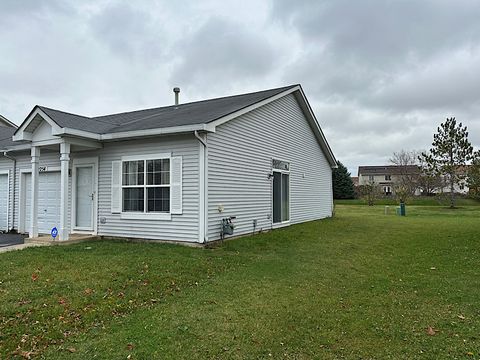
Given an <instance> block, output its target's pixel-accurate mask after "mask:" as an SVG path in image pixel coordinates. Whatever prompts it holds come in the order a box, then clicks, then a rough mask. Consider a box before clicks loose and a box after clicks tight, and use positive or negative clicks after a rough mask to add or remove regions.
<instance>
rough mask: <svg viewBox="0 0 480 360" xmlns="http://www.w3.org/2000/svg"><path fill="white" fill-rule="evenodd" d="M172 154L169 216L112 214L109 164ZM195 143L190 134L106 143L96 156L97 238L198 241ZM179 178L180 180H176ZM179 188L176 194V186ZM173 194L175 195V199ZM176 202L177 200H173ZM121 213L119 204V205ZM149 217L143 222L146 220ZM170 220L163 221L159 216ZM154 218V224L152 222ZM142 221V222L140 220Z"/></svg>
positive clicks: (197, 189)
mask: <svg viewBox="0 0 480 360" xmlns="http://www.w3.org/2000/svg"><path fill="white" fill-rule="evenodd" d="M160 153H169V154H171V164H170V165H171V167H172V169H171V174H172V179H171V184H170V186H171V191H172V196H171V217H170V214H162V213H156V214H143V213H142V214H137V215H135V214H133V213H132V214H125V213H112V209H113V206H112V205H113V201H112V163H113V162H117V161H118V162H121V160H122V158H123V157H129V158H131V159H134V158H135V157H137V158H142V157H145V156H146V155H151V156H154V155H155V154H160ZM198 153H199V151H198V140H197V139H195V137H194V136H193V134H189V135H177V136H163V137H157V138H149V139H144V140H132V141H122V142H112V143H105V144H104V147H103V149H101V150H98V151H96V152H95V154H97V155H98V156H99V184H98V192H99V194H98V220H99V221H98V234H99V235H104V236H113V237H117V236H118V237H131V238H144V239H157V240H172V241H190V242H197V241H198V231H199V213H198V210H199V159H198ZM175 173H178V174H179V175H180V180H175V179H176V178H177V176H176V175H175ZM177 183H178V184H180V186H181V188H177V189H176V190H175V187H176V184H177ZM175 194H176V195H175ZM175 199H176V200H175ZM119 206H120V209H121V203H120V205H119ZM146 215H147V216H148V215H152V217H151V218H150V219H149V218H146V217H145V216H146ZM166 215H168V216H169V219H170V220H165V219H164V218H163V217H162V216H166ZM155 216H157V219H156V220H152V219H153V218H154V217H155ZM142 217H143V218H142Z"/></svg>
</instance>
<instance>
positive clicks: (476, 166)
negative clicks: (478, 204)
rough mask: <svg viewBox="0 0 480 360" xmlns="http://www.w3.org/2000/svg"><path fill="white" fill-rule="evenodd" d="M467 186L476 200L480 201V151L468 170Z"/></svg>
mask: <svg viewBox="0 0 480 360" xmlns="http://www.w3.org/2000/svg"><path fill="white" fill-rule="evenodd" d="M467 186H468V189H469V194H470V196H471V197H473V198H474V199H480V151H477V152H476V153H475V156H474V160H473V161H472V165H470V168H469V169H468V177H467Z"/></svg>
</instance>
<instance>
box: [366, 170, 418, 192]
mask: <svg viewBox="0 0 480 360" xmlns="http://www.w3.org/2000/svg"><path fill="white" fill-rule="evenodd" d="M419 174H420V168H419V167H418V166H417V165H408V166H398V165H380V166H359V167H358V184H359V185H367V184H371V183H374V184H377V185H378V186H379V187H380V189H381V191H382V193H383V194H384V195H385V196H391V195H393V194H394V192H395V186H396V185H398V184H400V183H401V180H402V177H404V176H412V177H413V176H417V175H419ZM419 194H420V193H419V192H418V195H419Z"/></svg>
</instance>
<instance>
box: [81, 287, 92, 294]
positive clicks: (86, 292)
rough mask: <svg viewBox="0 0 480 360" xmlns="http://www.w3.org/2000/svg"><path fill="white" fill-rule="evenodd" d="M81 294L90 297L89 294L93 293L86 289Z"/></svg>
mask: <svg viewBox="0 0 480 360" xmlns="http://www.w3.org/2000/svg"><path fill="white" fill-rule="evenodd" d="M83 293H84V294H85V295H91V294H92V293H93V290H92V289H90V288H86V289H85V290H83Z"/></svg>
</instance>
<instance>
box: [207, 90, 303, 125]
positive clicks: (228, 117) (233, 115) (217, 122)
mask: <svg viewBox="0 0 480 360" xmlns="http://www.w3.org/2000/svg"><path fill="white" fill-rule="evenodd" d="M297 90H301V88H300V86H299V85H297V86H294V87H292V88H290V89H288V90H285V91H282V92H281V93H279V94H277V95H275V96H272V97H269V98H268V99H265V100H262V101H260V102H258V103H255V104H253V105H250V106H247V107H246V108H243V109H241V110H238V111H235V112H234V113H231V114H229V115H226V116H224V117H221V118H220V119H217V120H214V121H211V122H209V123H208V124H207V125H208V128H209V129H210V131H211V129H212V128H213V129H214V130H213V132H214V131H215V127H217V126H219V125H222V124H224V123H226V122H227V121H230V120H233V119H235V118H237V117H239V116H241V115H243V114H246V113H248V112H250V111H252V110H255V109H258V108H259V107H262V106H264V105H266V104H268V103H271V102H272V101H275V100H277V99H280V98H282V97H284V96H285V95H288V94H291V93H293V92H295V91H297ZM205 130H206V129H205Z"/></svg>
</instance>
